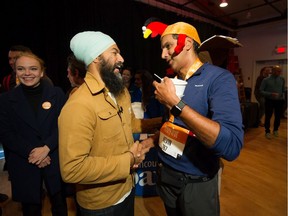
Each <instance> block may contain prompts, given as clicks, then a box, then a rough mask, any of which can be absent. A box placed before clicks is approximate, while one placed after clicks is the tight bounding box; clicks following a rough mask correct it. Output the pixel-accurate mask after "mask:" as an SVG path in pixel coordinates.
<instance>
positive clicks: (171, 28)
mask: <svg viewBox="0 0 288 216" xmlns="http://www.w3.org/2000/svg"><path fill="white" fill-rule="evenodd" d="M168 34H178V35H180V34H184V35H187V36H188V37H190V38H192V39H193V40H195V41H196V42H197V43H198V44H201V40H200V38H199V35H198V32H197V30H196V28H195V27H194V26H192V25H190V24H188V23H185V22H177V23H174V24H172V25H168V26H167V28H166V29H165V30H164V32H163V33H162V34H161V37H163V36H165V35H168Z"/></svg>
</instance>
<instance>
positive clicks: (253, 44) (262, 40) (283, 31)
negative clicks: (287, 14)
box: [234, 20, 287, 89]
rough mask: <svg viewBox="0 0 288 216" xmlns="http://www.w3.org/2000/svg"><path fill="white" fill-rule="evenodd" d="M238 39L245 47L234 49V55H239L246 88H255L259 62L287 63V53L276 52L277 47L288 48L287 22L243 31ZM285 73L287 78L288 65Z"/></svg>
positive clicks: (284, 69)
mask: <svg viewBox="0 0 288 216" xmlns="http://www.w3.org/2000/svg"><path fill="white" fill-rule="evenodd" d="M237 38H238V40H239V41H240V43H242V44H243V47H240V48H236V49H234V53H235V55H238V59H239V67H240V68H241V70H242V74H243V79H244V86H245V87H251V88H252V89H253V88H254V83H255V77H256V78H257V76H258V74H259V71H258V68H257V67H256V63H257V62H259V61H271V60H285V61H286V62H287V51H286V53H285V54H276V53H275V52H274V50H275V47H276V46H277V45H286V46H287V21H286V20H285V21H278V22H274V23H269V24H263V25H258V26H254V27H250V28H245V29H241V30H240V31H239V32H238V33H237ZM256 69H257V71H256ZM283 73H285V77H287V64H286V65H285V68H283ZM286 86H287V82H286Z"/></svg>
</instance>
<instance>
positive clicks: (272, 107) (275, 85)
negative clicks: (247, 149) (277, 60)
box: [260, 65, 285, 139]
mask: <svg viewBox="0 0 288 216" xmlns="http://www.w3.org/2000/svg"><path fill="white" fill-rule="evenodd" d="M281 72H282V69H281V68H280V67H279V66H277V65H276V66H273V67H272V73H271V76H269V77H267V78H265V79H263V81H262V83H261V86H260V91H261V94H262V95H263V96H264V97H265V125H264V127H265V136H266V138H267V139H271V138H272V136H271V131H270V120H271V117H272V115H273V113H274V117H275V118H274V125H273V135H274V136H275V137H278V128H279V126H280V120H281V117H282V114H283V103H284V100H285V79H284V77H282V76H280V74H281Z"/></svg>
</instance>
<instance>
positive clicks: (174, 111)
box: [170, 100, 186, 117]
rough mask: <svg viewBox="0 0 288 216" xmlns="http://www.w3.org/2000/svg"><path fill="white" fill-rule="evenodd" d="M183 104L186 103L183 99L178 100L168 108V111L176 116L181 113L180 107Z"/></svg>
mask: <svg viewBox="0 0 288 216" xmlns="http://www.w3.org/2000/svg"><path fill="white" fill-rule="evenodd" d="M185 105H186V103H185V102H184V101H182V100H180V101H179V103H178V104H176V105H175V106H173V107H172V109H171V110H170V113H171V114H172V115H173V116H174V117H178V116H179V115H180V114H181V112H182V109H183V108H184V106H185Z"/></svg>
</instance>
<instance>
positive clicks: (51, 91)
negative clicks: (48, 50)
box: [0, 53, 67, 216]
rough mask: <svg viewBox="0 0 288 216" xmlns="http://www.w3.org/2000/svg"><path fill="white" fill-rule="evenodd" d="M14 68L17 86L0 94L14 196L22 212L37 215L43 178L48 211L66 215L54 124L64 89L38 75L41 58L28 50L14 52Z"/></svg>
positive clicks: (0, 130)
mask: <svg viewBox="0 0 288 216" xmlns="http://www.w3.org/2000/svg"><path fill="white" fill-rule="evenodd" d="M15 71H16V76H17V78H18V79H19V82H20V84H19V86H18V87H17V88H13V89H12V90H10V91H8V92H6V93H3V94H1V95H0V125H1V127H0V141H1V142H2V143H3V145H4V146H6V148H7V149H8V150H9V157H8V164H9V165H8V173H9V177H10V181H11V187H12V199H13V200H14V201H16V202H21V204H22V213H23V216H31V215H33V216H34V215H35V216H36V215H37V216H38V215H39V216H40V215H41V210H42V195H43V194H42V193H43V190H42V186H43V184H44V185H45V187H46V190H47V192H48V195H49V198H50V202H51V211H52V215H53V216H56V215H57V216H67V206H66V199H65V195H64V193H63V192H64V191H63V181H62V179H61V175H60V169H59V162H58V161H59V156H58V127H57V119H58V115H59V114H60V110H61V108H62V106H63V105H64V103H65V101H66V97H65V94H64V92H63V91H62V90H61V89H60V88H59V87H54V86H52V85H50V84H48V83H47V82H45V81H43V80H42V79H41V77H43V75H44V72H45V67H44V62H43V60H42V59H40V58H39V57H38V56H36V55H34V54H32V53H22V54H20V56H18V57H17V59H16V61H15Z"/></svg>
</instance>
